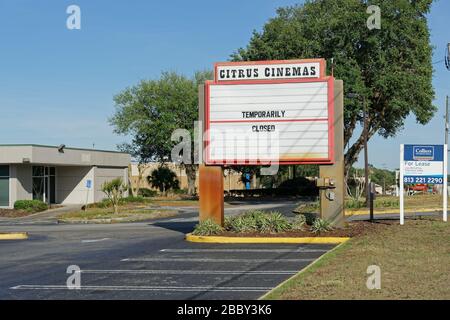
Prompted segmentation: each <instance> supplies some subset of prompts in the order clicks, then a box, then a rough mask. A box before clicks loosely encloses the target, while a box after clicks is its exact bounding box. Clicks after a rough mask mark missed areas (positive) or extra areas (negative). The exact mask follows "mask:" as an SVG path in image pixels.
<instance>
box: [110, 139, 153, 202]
mask: <svg viewBox="0 0 450 320" xmlns="http://www.w3.org/2000/svg"><path fill="white" fill-rule="evenodd" d="M118 149H119V150H120V151H122V152H126V153H128V154H130V155H131V157H132V159H133V160H135V161H136V162H137V164H136V166H137V170H138V176H137V179H136V183H133V181H132V170H131V168H132V167H131V164H130V165H129V166H128V185H129V186H130V191H131V195H132V196H133V197H137V196H138V195H139V191H140V189H141V182H142V178H143V175H144V170H145V164H146V163H147V162H148V161H149V160H150V159H149V158H148V154H149V152H147V148H146V145H141V144H140V143H138V142H137V140H136V138H134V139H133V141H132V142H131V143H123V144H120V145H119V146H118Z"/></svg>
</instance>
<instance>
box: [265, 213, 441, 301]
mask: <svg viewBox="0 0 450 320" xmlns="http://www.w3.org/2000/svg"><path fill="white" fill-rule="evenodd" d="M370 265H378V266H379V267H380V268H381V289H380V290H369V289H367V287H366V281H367V278H368V276H369V275H367V274H366V270H367V267H368V266H370ZM265 298H266V299H307V300H309V299H450V223H449V222H447V223H444V222H442V221H439V220H433V219H424V220H407V221H406V224H405V225H404V226H400V225H398V224H397V223H395V224H392V222H390V223H385V224H383V222H382V223H380V224H379V226H377V227H376V228H374V229H373V230H372V231H371V232H369V233H367V234H365V235H362V236H360V237H355V238H352V239H351V240H349V241H348V242H346V243H344V244H342V245H341V246H339V247H338V248H337V249H335V250H334V251H332V252H329V253H328V254H326V255H325V256H323V257H322V258H320V259H319V260H318V261H317V262H316V263H315V264H313V265H312V266H310V267H309V268H307V269H306V270H304V271H303V272H301V273H299V274H297V275H296V276H294V277H293V278H291V279H290V280H289V281H287V282H285V283H284V284H283V285H282V286H281V287H279V288H277V289H275V290H274V291H272V292H271V293H270V294H269V295H268V296H266V297H265Z"/></svg>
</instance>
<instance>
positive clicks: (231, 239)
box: [185, 233, 350, 244]
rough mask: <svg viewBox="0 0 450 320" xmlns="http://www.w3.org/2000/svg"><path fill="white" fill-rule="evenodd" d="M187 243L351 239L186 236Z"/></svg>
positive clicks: (336, 239) (337, 240)
mask: <svg viewBox="0 0 450 320" xmlns="http://www.w3.org/2000/svg"><path fill="white" fill-rule="evenodd" d="M185 239H186V241H189V242H200V243H297V244H308V243H316V244H340V243H344V242H346V241H347V240H349V239H350V238H344V237H304V238H294V237H222V236H195V235H193V234H191V233H188V234H186V238H185Z"/></svg>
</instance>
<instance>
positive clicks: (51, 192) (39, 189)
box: [32, 166, 56, 204]
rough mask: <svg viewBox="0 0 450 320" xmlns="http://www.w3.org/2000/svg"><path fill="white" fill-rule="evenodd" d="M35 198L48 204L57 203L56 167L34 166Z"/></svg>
mask: <svg viewBox="0 0 450 320" xmlns="http://www.w3.org/2000/svg"><path fill="white" fill-rule="evenodd" d="M32 170H33V177H32V178H33V200H41V201H43V202H45V203H48V204H54V203H56V169H55V167H48V166H33V169H32Z"/></svg>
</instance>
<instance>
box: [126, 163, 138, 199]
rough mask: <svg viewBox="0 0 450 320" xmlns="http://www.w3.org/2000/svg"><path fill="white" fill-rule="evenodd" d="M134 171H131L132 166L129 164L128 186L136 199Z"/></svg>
mask: <svg viewBox="0 0 450 320" xmlns="http://www.w3.org/2000/svg"><path fill="white" fill-rule="evenodd" d="M132 171H133V170H132V169H131V164H129V165H128V185H129V186H130V190H131V195H132V196H133V197H136V191H135V189H134V187H133V179H132V176H131V173H132Z"/></svg>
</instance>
